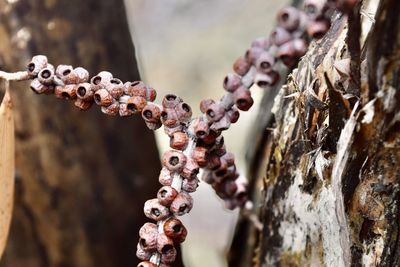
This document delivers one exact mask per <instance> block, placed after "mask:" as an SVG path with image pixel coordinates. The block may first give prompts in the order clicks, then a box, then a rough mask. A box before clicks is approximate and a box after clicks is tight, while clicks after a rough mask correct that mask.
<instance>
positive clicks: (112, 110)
mask: <svg viewBox="0 0 400 267" xmlns="http://www.w3.org/2000/svg"><path fill="white" fill-rule="evenodd" d="M119 110H120V108H119V102H118V101H116V100H114V101H113V103H112V104H111V105H109V106H107V107H101V112H103V113H104V114H107V115H112V116H115V115H117V114H119Z"/></svg>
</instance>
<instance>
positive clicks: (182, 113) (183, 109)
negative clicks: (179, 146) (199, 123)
mask: <svg viewBox="0 0 400 267" xmlns="http://www.w3.org/2000/svg"><path fill="white" fill-rule="evenodd" d="M175 111H176V114H177V116H178V120H179V121H180V122H181V123H188V122H189V121H190V120H191V119H192V108H191V107H190V106H189V105H188V104H186V103H184V102H181V103H179V104H178V105H177V106H176V107H175Z"/></svg>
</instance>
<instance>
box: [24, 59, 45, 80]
mask: <svg viewBox="0 0 400 267" xmlns="http://www.w3.org/2000/svg"><path fill="white" fill-rule="evenodd" d="M46 66H47V57H46V56H43V55H38V56H34V57H32V60H31V62H29V63H28V65H27V67H26V68H27V71H28V74H29V76H30V77H36V76H37V75H38V74H39V72H40V71H41V70H42V69H44V68H45V67H46Z"/></svg>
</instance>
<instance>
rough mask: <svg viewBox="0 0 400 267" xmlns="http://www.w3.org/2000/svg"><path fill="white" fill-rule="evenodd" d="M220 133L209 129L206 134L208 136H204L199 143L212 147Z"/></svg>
mask: <svg viewBox="0 0 400 267" xmlns="http://www.w3.org/2000/svg"><path fill="white" fill-rule="evenodd" d="M220 134H221V133H220V132H218V131H215V130H214V129H211V128H210V131H209V132H208V135H207V136H205V137H204V138H202V139H201V140H198V141H201V143H204V144H206V145H213V144H214V143H215V140H217V137H218V136H219V135H220Z"/></svg>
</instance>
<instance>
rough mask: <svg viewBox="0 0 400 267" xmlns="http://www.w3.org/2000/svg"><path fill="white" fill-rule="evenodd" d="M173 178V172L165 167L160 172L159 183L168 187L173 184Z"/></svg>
mask: <svg viewBox="0 0 400 267" xmlns="http://www.w3.org/2000/svg"><path fill="white" fill-rule="evenodd" d="M173 178H174V177H173V176H172V175H171V171H170V170H168V169H167V168H165V167H163V168H162V169H161V171H160V175H159V176H158V181H159V182H160V184H162V185H164V186H168V185H171V184H172V180H173Z"/></svg>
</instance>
